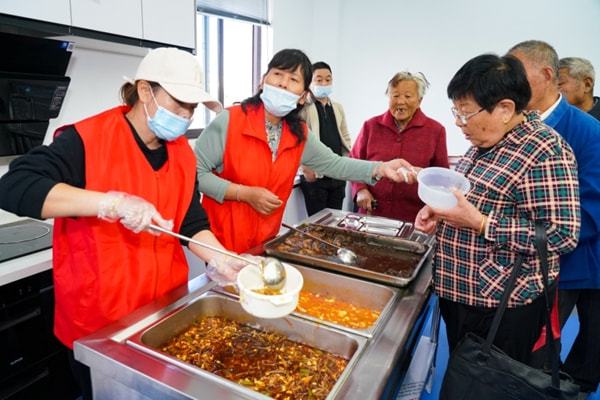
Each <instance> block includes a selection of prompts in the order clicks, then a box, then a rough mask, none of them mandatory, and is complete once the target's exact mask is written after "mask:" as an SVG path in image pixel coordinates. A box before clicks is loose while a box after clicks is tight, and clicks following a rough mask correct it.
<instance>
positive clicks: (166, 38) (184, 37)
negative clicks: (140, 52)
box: [142, 0, 196, 48]
mask: <svg viewBox="0 0 600 400" xmlns="http://www.w3.org/2000/svg"><path fill="white" fill-rule="evenodd" d="M142 24H143V27H144V36H143V37H144V39H146V40H151V41H154V42H159V43H167V44H172V45H176V46H182V47H189V48H195V47H196V1H195V0H169V1H165V0H142Z"/></svg>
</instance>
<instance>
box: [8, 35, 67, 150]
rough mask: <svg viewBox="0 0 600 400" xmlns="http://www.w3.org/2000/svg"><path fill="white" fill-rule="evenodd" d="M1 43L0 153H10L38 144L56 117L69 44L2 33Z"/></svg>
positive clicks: (62, 95)
mask: <svg viewBox="0 0 600 400" xmlns="http://www.w3.org/2000/svg"><path fill="white" fill-rule="evenodd" d="M0 43H2V52H3V55H2V57H0V156H12V155H19V154H24V153H26V152H28V151H29V150H31V149H32V148H34V147H36V146H39V145H41V144H42V143H43V141H44V136H45V135H46V130H47V129H48V125H49V120H50V119H51V118H56V117H57V116H58V114H59V112H60V109H61V107H62V104H63V101H64V99H65V95H66V93H67V88H68V87H69V82H70V81H71V79H70V78H68V77H66V76H64V74H65V72H66V69H67V66H68V64H69V60H70V58H71V52H72V44H71V43H70V42H65V41H61V40H52V39H45V38H37V37H29V36H23V35H14V34H10V33H2V32H0Z"/></svg>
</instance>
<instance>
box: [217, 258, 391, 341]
mask: <svg viewBox="0 0 600 400" xmlns="http://www.w3.org/2000/svg"><path fill="white" fill-rule="evenodd" d="M293 266H294V267H295V268H297V269H298V270H299V271H300V273H301V274H302V277H303V278H304V286H303V288H302V290H306V291H308V292H312V293H315V294H316V293H318V294H321V295H324V296H334V297H335V298H336V299H338V300H341V301H344V302H347V303H351V304H354V305H355V306H361V307H366V308H370V309H372V310H377V311H380V314H379V318H377V320H376V321H375V322H374V323H373V325H371V326H370V327H368V328H366V329H358V328H350V327H347V326H344V325H340V324H336V323H334V322H330V321H325V320H322V319H319V318H316V317H313V316H311V315H308V314H304V313H302V312H300V311H298V310H296V311H294V313H293V315H296V316H299V317H301V318H304V319H308V320H310V321H314V322H317V323H319V324H323V325H327V326H330V327H333V328H336V329H341V330H343V331H347V332H350V333H354V334H357V335H361V336H365V337H368V338H371V337H373V335H375V334H376V333H377V332H378V331H379V329H380V328H381V327H382V326H383V325H384V323H385V321H386V320H387V318H388V315H389V313H390V311H391V310H392V309H393V307H394V305H395V303H396V299H397V298H398V296H401V295H402V291H401V290H399V289H396V288H391V287H389V286H384V285H378V284H376V283H373V282H367V281H364V280H360V279H355V278H351V277H348V276H343V275H339V274H334V273H331V272H327V271H321V270H317V269H314V268H310V267H306V266H302V265H297V264H294V265H293ZM212 290H214V291H216V292H219V293H222V294H225V295H227V296H231V297H233V298H235V299H237V298H238V294H237V292H236V291H234V290H233V289H232V287H231V286H229V287H227V288H223V287H220V286H217V287H215V288H213V289H212Z"/></svg>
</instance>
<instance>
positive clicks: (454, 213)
mask: <svg viewBox="0 0 600 400" xmlns="http://www.w3.org/2000/svg"><path fill="white" fill-rule="evenodd" d="M452 193H454V196H456V199H457V201H458V203H457V204H456V207H453V208H450V209H448V210H440V209H432V210H433V212H434V213H435V215H436V216H437V218H438V219H443V220H444V221H445V222H447V223H449V224H450V225H452V226H455V227H458V228H471V229H473V230H475V231H477V232H479V231H480V229H481V227H482V221H484V218H485V217H484V215H483V214H482V213H481V212H479V210H478V209H477V208H476V207H475V206H474V205H473V204H471V203H470V202H469V201H468V200H467V199H466V198H465V196H464V195H463V194H462V193H461V191H460V190H457V189H453V190H452ZM417 218H418V216H417ZM484 222H485V221H484Z"/></svg>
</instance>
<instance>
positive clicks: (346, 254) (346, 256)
mask: <svg viewBox="0 0 600 400" xmlns="http://www.w3.org/2000/svg"><path fill="white" fill-rule="evenodd" d="M281 225H283V226H284V227H285V228H288V229H291V230H293V231H294V232H298V233H300V234H301V235H304V236H307V237H309V238H311V239H314V240H317V241H319V242H321V243H325V244H326V245H328V246H332V247H335V248H336V249H337V251H336V255H337V257H338V258H339V259H340V260H342V262H343V263H344V264H349V265H352V264H356V261H357V260H358V256H357V255H356V253H354V252H353V251H352V250H350V249H346V248H345V247H340V246H337V245H335V244H333V243H330V242H328V241H327V240H323V239H321V238H320V237H317V236H315V235H311V234H310V233H307V232H304V231H303V230H301V229H298V228H295V227H293V226H291V225H288V224H286V223H285V222H282V223H281Z"/></svg>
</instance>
